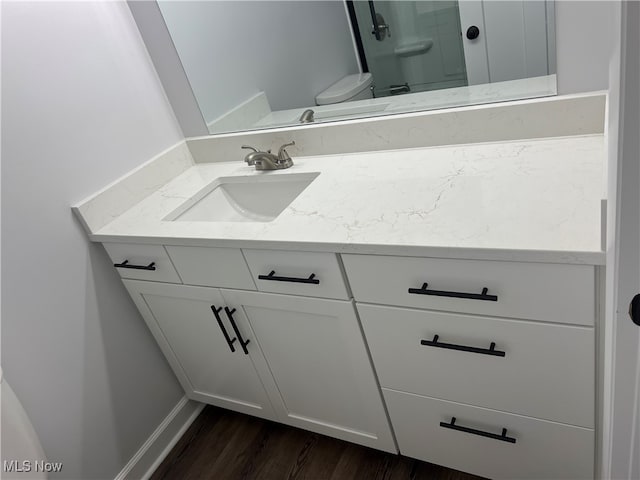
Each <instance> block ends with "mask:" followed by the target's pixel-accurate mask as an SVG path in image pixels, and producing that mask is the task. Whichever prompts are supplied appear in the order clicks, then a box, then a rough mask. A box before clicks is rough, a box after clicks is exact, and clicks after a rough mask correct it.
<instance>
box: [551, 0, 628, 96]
mask: <svg viewBox="0 0 640 480" xmlns="http://www.w3.org/2000/svg"><path fill="white" fill-rule="evenodd" d="M618 9H619V2H617V1H613V0H600V1H574V0H557V1H556V57H557V70H558V94H561V95H562V94H567V93H578V92H589V91H594V90H604V89H607V88H608V84H609V60H610V58H611V56H612V54H613V52H614V49H615V46H616V42H617V41H618V39H619V36H620V24H619V23H618V22H616V19H617V12H618Z"/></svg>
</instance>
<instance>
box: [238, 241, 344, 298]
mask: <svg viewBox="0 0 640 480" xmlns="http://www.w3.org/2000/svg"><path fill="white" fill-rule="evenodd" d="M243 253H244V256H245V258H246V260H247V264H248V265H249V269H250V270H251V274H252V276H253V280H254V281H255V283H256V286H257V287H258V290H260V291H262V292H272V293H286V294H291V295H305V296H309V297H323V298H337V299H345V300H346V299H349V298H350V295H349V292H348V290H347V286H346V284H345V281H344V277H343V275H342V270H341V268H340V265H339V263H338V258H337V256H336V255H335V254H333V253H314V252H287V251H280V250H251V249H247V250H243Z"/></svg>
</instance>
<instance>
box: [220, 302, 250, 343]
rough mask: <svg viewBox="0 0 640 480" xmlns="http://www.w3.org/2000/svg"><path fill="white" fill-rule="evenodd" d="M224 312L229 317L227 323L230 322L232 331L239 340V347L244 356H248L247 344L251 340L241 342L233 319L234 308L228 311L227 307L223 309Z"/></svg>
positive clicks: (240, 336)
mask: <svg viewBox="0 0 640 480" xmlns="http://www.w3.org/2000/svg"><path fill="white" fill-rule="evenodd" d="M224 311H225V313H226V314H227V317H229V322H231V327H233V331H234V332H236V336H237V337H238V339H239V340H240V346H241V347H242V350H243V351H244V354H245V355H249V350H247V345H249V342H250V341H251V340H249V339H247V340H243V339H242V335H240V330H238V326H237V325H236V322H235V320H234V319H233V314H234V313H235V311H236V309H235V308H234V309H233V310H229V307H224Z"/></svg>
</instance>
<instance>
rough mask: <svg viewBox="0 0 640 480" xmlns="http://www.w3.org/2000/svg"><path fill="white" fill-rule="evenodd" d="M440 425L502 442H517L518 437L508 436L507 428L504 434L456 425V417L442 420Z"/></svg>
mask: <svg viewBox="0 0 640 480" xmlns="http://www.w3.org/2000/svg"><path fill="white" fill-rule="evenodd" d="M440 426H441V427H444V428H450V429H451V430H458V431H460V432H466V433H471V434H473V435H479V436H481V437H487V438H493V439H494V440H500V441H501V442H508V443H516V439H515V438H513V437H507V429H506V428H503V429H502V435H498V434H497V433H491V432H484V431H482V430H476V429H475V428H469V427H462V426H460V425H456V417H451V422H450V423H447V422H440Z"/></svg>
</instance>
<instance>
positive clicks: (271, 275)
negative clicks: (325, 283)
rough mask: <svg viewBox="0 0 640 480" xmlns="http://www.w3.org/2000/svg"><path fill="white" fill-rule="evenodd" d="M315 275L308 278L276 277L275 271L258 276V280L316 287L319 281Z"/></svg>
mask: <svg viewBox="0 0 640 480" xmlns="http://www.w3.org/2000/svg"><path fill="white" fill-rule="evenodd" d="M315 277H316V274H315V273H312V274H311V275H309V278H297V277H277V276H276V271H275V270H271V272H269V275H258V280H273V281H275V282H294V283H313V284H314V285H318V284H319V283H320V280H318V279H317V278H315Z"/></svg>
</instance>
